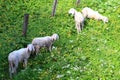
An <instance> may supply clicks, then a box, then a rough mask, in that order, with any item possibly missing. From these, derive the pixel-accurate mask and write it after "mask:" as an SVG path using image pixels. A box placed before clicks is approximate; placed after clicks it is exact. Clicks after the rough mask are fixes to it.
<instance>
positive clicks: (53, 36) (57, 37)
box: [51, 34, 59, 41]
mask: <svg viewBox="0 0 120 80" xmlns="http://www.w3.org/2000/svg"><path fill="white" fill-rule="evenodd" d="M51 37H52V39H53V41H55V40H58V39H59V35H58V34H53V35H52V36H51Z"/></svg>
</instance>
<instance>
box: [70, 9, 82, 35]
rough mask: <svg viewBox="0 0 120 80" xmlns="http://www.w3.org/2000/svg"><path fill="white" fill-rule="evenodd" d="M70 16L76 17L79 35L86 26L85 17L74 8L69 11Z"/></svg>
mask: <svg viewBox="0 0 120 80" xmlns="http://www.w3.org/2000/svg"><path fill="white" fill-rule="evenodd" d="M68 13H69V14H72V16H74V20H75V25H76V27H75V28H76V29H77V32H78V33H79V32H80V31H81V30H82V29H83V26H84V17H83V15H82V14H81V13H80V12H77V11H76V10H75V9H74V8H71V9H70V10H69V11H68Z"/></svg>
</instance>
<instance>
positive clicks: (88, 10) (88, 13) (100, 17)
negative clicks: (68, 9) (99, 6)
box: [82, 7, 108, 23]
mask: <svg viewBox="0 0 120 80" xmlns="http://www.w3.org/2000/svg"><path fill="white" fill-rule="evenodd" d="M82 14H83V16H84V17H85V18H86V17H87V18H93V19H96V20H102V21H103V22H104V23H106V22H108V18H107V17H106V16H103V15H101V14H100V13H98V11H94V10H92V9H91V8H88V7H85V8H83V9H82Z"/></svg>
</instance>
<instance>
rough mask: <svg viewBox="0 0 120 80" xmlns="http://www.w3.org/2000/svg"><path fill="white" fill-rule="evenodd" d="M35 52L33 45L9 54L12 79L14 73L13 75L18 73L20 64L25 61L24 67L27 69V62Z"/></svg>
mask: <svg viewBox="0 0 120 80" xmlns="http://www.w3.org/2000/svg"><path fill="white" fill-rule="evenodd" d="M33 51H35V49H34V46H33V45H32V44H29V45H28V46H27V48H21V49H19V50H15V51H13V52H11V53H10V54H9V56H8V62H9V73H10V77H11V78H12V73H13V74H16V73H17V68H18V64H19V62H22V61H23V65H24V67H25V68H26V67H27V60H28V58H29V57H30V54H31V52H33Z"/></svg>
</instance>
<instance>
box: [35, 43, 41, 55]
mask: <svg viewBox="0 0 120 80" xmlns="http://www.w3.org/2000/svg"><path fill="white" fill-rule="evenodd" d="M35 49H36V55H38V53H39V49H40V46H39V45H36V47H35Z"/></svg>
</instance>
